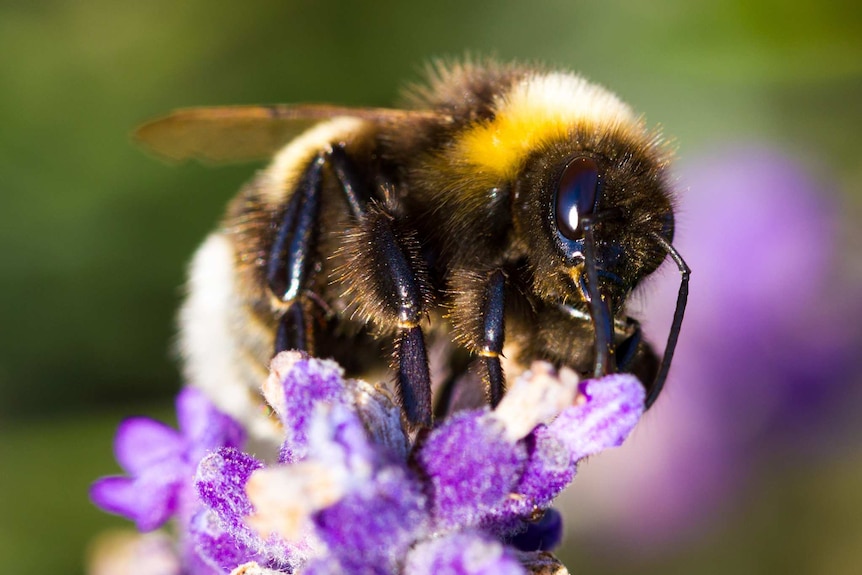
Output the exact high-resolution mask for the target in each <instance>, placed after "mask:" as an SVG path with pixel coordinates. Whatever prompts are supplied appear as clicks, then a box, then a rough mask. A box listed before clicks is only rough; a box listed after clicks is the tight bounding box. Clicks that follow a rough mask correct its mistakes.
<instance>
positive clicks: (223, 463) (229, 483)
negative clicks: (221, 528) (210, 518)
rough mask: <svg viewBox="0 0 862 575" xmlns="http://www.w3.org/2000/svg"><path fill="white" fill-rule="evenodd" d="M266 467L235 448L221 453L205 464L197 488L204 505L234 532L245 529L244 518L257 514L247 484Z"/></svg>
mask: <svg viewBox="0 0 862 575" xmlns="http://www.w3.org/2000/svg"><path fill="white" fill-rule="evenodd" d="M261 467H263V463H261V462H260V461H258V460H257V459H255V458H254V457H252V456H250V455H246V454H245V453H243V452H241V451H238V450H236V449H232V448H223V449H219V450H218V451H217V452H216V453H212V454H210V455H208V456H207V457H205V458H204V459H202V460H201V462H200V465H198V472H197V476H196V477H195V487H196V488H197V491H198V495H199V496H200V498H201V501H202V502H203V503H204V505H206V506H207V507H209V508H210V509H212V510H213V511H215V512H216V514H217V515H218V517H219V519H221V520H222V521H223V522H224V523H225V524H226V525H227V526H228V527H229V528H230V529H237V528H244V527H245V524H244V523H243V517H245V516H246V515H248V514H250V513H251V512H252V510H253V508H252V505H251V502H250V501H249V499H248V496H247V495H246V492H245V484H246V483H248V478H249V477H251V474H252V472H253V471H254V470H256V469H260V468H261Z"/></svg>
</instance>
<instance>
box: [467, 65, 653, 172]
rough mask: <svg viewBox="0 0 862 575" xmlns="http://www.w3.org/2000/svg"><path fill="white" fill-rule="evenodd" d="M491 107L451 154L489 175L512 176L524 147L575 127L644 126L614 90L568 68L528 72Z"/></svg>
mask: <svg viewBox="0 0 862 575" xmlns="http://www.w3.org/2000/svg"><path fill="white" fill-rule="evenodd" d="M495 108H496V115H495V117H494V119H493V120H491V121H488V122H484V123H481V124H477V125H476V126H474V127H472V128H470V129H469V130H468V131H467V132H466V133H465V134H464V135H463V136H462V137H461V138H460V139H459V141H458V143H457V145H456V146H455V150H454V154H452V155H453V156H454V157H460V158H463V159H464V160H465V161H466V162H467V163H468V164H470V165H471V166H472V167H473V168H474V169H475V170H476V171H477V172H478V173H480V174H483V175H484V176H486V177H488V178H489V179H494V180H504V181H505V180H510V179H512V178H514V177H515V176H516V175H517V174H518V172H519V170H520V169H521V167H522V166H523V163H524V160H525V159H526V157H527V155H528V154H529V153H531V152H533V151H535V150H536V149H538V148H540V147H541V146H542V145H543V144H544V143H546V142H549V141H553V140H559V139H564V138H566V137H567V136H568V135H569V134H570V133H571V132H572V130H573V129H574V128H575V127H593V126H594V127H595V128H601V129H616V128H629V129H631V128H634V130H635V131H636V132H640V131H642V129H643V128H642V125H641V123H640V121H639V120H638V119H637V118H636V117H635V115H634V113H633V112H632V110H631V109H630V108H629V107H628V106H627V105H626V104H624V103H623V102H621V101H620V100H619V99H618V98H617V97H616V96H614V95H613V94H611V93H610V92H608V91H607V90H605V89H604V88H602V87H600V86H597V85H595V84H590V83H589V82H587V81H586V80H584V79H583V78H581V77H579V76H576V75H573V74H559V73H557V74H543V75H537V76H532V77H529V78H527V79H525V80H524V81H522V82H521V83H519V84H517V85H515V86H514V87H513V89H512V90H511V91H510V92H509V93H507V94H505V95H504V96H503V97H501V98H499V99H498V102H497V103H496V106H495Z"/></svg>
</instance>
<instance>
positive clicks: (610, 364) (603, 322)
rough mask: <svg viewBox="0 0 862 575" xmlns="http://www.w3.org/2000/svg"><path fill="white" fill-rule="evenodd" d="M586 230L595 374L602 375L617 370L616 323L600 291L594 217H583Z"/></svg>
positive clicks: (585, 242)
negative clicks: (594, 341)
mask: <svg viewBox="0 0 862 575" xmlns="http://www.w3.org/2000/svg"><path fill="white" fill-rule="evenodd" d="M580 224H581V227H582V229H583V230H584V260H585V263H586V267H587V291H588V293H589V296H590V302H589V303H590V315H591V316H592V318H593V326H594V327H595V330H596V369H595V373H594V376H595V377H602V376H605V375H607V374H608V373H613V372H615V371H616V366H615V365H614V358H613V347H612V346H611V344H612V343H613V334H614V324H613V317H612V316H611V312H610V309H608V304H607V303H606V302H605V301H604V300H603V299H602V295H601V292H600V291H599V272H598V270H597V269H596V242H595V238H594V237H593V220H592V218H588V217H584V218H581V222H580Z"/></svg>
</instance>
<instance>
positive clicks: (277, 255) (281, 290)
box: [266, 154, 326, 353]
mask: <svg viewBox="0 0 862 575" xmlns="http://www.w3.org/2000/svg"><path fill="white" fill-rule="evenodd" d="M325 164H326V157H325V156H324V155H323V154H318V155H317V156H316V157H315V158H314V159H313V160H312V161H311V163H310V164H309V165H308V167H307V168H306V170H305V173H304V174H303V176H302V178H301V180H300V182H299V185H298V186H297V188H296V190H295V191H294V193H293V195H292V196H291V198H290V201H289V202H288V203H287V206H286V207H285V210H284V213H283V215H282V217H281V222H280V223H279V226H278V230H277V232H276V236H275V241H274V242H273V245H272V248H271V249H270V252H269V259H268V260H267V268H266V280H267V284H268V285H269V288H270V290H272V292H273V294H275V296H276V297H278V298H279V299H280V300H281V301H283V302H284V303H286V304H288V305H287V309H286V310H285V312H284V314H283V315H282V317H281V319H280V321H279V326H278V331H277V333H276V343H275V353H278V352H280V351H283V350H285V349H300V350H304V351H313V350H311V349H310V346H311V341H312V338H311V337H310V333H309V329H308V326H309V322H308V321H307V315H308V312H309V310H308V308H307V302H306V301H304V300H305V298H303V297H302V295H303V292H304V291H305V290H306V289H307V288H308V282H309V280H310V276H311V270H312V266H313V265H314V262H313V254H314V248H315V247H316V246H315V244H316V241H317V223H318V222H317V219H318V213H319V211H320V192H321V184H322V181H323V167H324V166H325Z"/></svg>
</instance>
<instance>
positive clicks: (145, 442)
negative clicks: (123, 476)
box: [114, 417, 186, 475]
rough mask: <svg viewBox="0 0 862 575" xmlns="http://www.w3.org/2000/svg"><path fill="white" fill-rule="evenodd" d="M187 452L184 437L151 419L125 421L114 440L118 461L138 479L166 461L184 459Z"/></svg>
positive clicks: (133, 418)
mask: <svg viewBox="0 0 862 575" xmlns="http://www.w3.org/2000/svg"><path fill="white" fill-rule="evenodd" d="M185 449H186V443H185V440H184V439H183V438H182V436H180V434H179V433H178V432H177V431H176V430H174V429H171V428H170V427H168V426H167V425H165V424H164V423H161V422H158V421H155V420H153V419H150V418H148V417H132V418H129V419H126V420H124V421H123V422H122V423H120V426H119V428H117V434H116V436H115V437H114V453H115V455H116V457H117V461H118V462H119V463H120V465H121V466H122V468H123V469H125V470H126V472H127V473H129V474H130V475H138V474H140V473H143V472H144V471H146V470H147V468H149V467H152V466H153V465H156V464H160V463H162V462H164V461H165V460H169V459H176V460H177V461H178V462H179V461H180V460H181V459H182V456H183V452H184V451H185Z"/></svg>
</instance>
